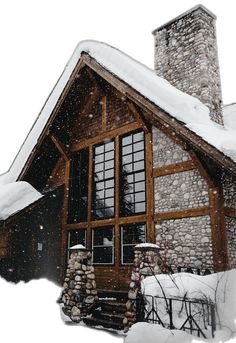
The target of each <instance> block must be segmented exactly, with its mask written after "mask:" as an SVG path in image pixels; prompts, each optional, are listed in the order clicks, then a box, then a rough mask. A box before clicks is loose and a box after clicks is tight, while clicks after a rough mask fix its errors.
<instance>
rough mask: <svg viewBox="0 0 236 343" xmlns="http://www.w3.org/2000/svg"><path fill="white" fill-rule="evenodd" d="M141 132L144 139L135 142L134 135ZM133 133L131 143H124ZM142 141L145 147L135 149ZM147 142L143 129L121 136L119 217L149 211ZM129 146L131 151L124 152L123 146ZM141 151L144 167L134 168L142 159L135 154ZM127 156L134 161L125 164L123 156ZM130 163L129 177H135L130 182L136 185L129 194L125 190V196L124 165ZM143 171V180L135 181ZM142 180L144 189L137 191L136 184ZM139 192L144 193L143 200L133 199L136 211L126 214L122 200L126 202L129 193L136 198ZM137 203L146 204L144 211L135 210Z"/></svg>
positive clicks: (133, 185)
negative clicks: (123, 183)
mask: <svg viewBox="0 0 236 343" xmlns="http://www.w3.org/2000/svg"><path fill="white" fill-rule="evenodd" d="M140 132H142V133H143V139H142V140H138V141H136V142H135V141H134V138H133V137H134V136H135V135H136V134H138V133H140ZM131 135H132V142H131V143H129V144H125V145H122V140H123V139H125V138H126V137H128V136H131ZM140 142H143V149H141V150H138V151H134V146H135V144H136V143H140ZM145 143H146V142H145V131H144V130H142V129H139V130H135V131H131V132H127V133H125V134H124V135H121V136H120V137H119V145H120V147H119V217H132V216H136V215H142V214H145V213H146V212H147V185H146V182H147V173H146V171H147V166H146V144H145ZM129 146H132V149H131V152H130V153H126V154H123V151H122V150H123V147H129ZM141 151H142V152H143V160H142V161H143V169H139V170H134V164H135V163H139V162H140V161H135V160H134V155H135V153H138V152H141ZM125 156H132V162H130V163H124V164H123V157H125ZM128 164H132V172H127V178H128V177H129V176H132V177H133V181H132V182H130V184H132V187H134V188H133V192H132V193H131V192H130V193H128V194H125V192H123V197H122V188H121V183H122V181H123V179H122V173H123V166H125V165H128ZM141 173H144V178H143V179H141V180H138V181H135V178H136V176H137V175H139V174H141ZM127 182H128V181H127ZM141 182H142V183H143V184H144V190H141V191H138V192H136V191H135V185H136V184H138V183H141ZM139 193H144V200H143V201H137V202H136V201H135V200H133V201H132V203H131V204H132V206H133V207H134V212H133V213H127V214H126V213H125V209H124V208H122V205H123V204H122V202H125V198H126V197H128V196H129V195H130V196H131V197H133V199H135V195H136V194H139ZM121 198H122V200H121ZM136 204H144V206H145V208H144V211H139V212H135V206H136Z"/></svg>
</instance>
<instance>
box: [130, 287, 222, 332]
mask: <svg viewBox="0 0 236 343" xmlns="http://www.w3.org/2000/svg"><path fill="white" fill-rule="evenodd" d="M136 312H137V321H144V322H148V323H153V324H160V325H162V326H163V327H165V328H168V329H179V330H183V331H186V332H188V333H190V334H193V335H196V336H198V337H203V338H208V337H209V336H212V337H214V331H215V329H216V324H215V305H214V304H213V303H212V302H209V301H204V300H198V299H188V298H185V297H184V298H166V297H159V296H152V295H146V294H145V295H143V294H139V296H138V298H137V304H136Z"/></svg>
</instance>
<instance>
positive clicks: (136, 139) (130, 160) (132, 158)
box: [120, 131, 146, 216]
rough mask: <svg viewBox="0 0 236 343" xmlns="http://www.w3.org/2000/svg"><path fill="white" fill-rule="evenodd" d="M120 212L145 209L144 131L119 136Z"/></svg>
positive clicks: (127, 212)
mask: <svg viewBox="0 0 236 343" xmlns="http://www.w3.org/2000/svg"><path fill="white" fill-rule="evenodd" d="M121 159H122V161H121V164H120V167H121V177H120V214H121V215H123V216H129V215H133V214H137V213H144V212H145V210H146V192H145V189H146V188H145V179H146V178H145V153H144V132H143V131H141V132H136V133H131V134H128V135H125V136H123V137H122V138H121Z"/></svg>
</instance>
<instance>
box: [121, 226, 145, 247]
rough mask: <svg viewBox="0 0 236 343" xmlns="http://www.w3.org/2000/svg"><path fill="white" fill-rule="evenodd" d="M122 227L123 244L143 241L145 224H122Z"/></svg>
mask: <svg viewBox="0 0 236 343" xmlns="http://www.w3.org/2000/svg"><path fill="white" fill-rule="evenodd" d="M122 229H123V232H122V237H123V244H138V243H144V242H145V225H143V224H135V225H134V224H131V225H124V226H123V227H122Z"/></svg>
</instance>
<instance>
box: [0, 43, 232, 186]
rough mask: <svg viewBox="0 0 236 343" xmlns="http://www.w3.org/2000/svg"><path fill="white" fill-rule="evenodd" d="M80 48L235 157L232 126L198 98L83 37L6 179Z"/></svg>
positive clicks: (27, 149)
mask: <svg viewBox="0 0 236 343" xmlns="http://www.w3.org/2000/svg"><path fill="white" fill-rule="evenodd" d="M82 52H86V53H88V54H89V55H90V56H91V57H93V58H94V59H95V60H96V61H97V62H98V63H99V64H101V65H102V66H103V67H104V68H105V69H107V70H109V71H110V72H112V73H113V74H115V75H116V76H117V77H119V78H120V79H121V80H123V81H125V82H126V83H127V84H129V85H130V86H131V87H132V88H134V89H135V90H137V91H138V92H139V93H141V94H143V95H144V96H145V97H146V98H147V99H149V100H150V101H152V102H153V103H155V104H156V105H158V106H159V107H160V108H162V109H163V110H165V111H166V112H167V113H169V114H170V115H172V116H173V117H175V118H177V119H178V120H180V121H182V122H183V123H185V124H186V126H187V127H188V128H189V129H191V130H192V131H194V132H196V133H197V134H198V135H200V136H202V137H203V138H204V139H205V140H206V141H207V142H209V143H210V144H212V145H213V146H215V147H216V148H218V149H219V150H221V151H222V152H223V153H225V154H226V155H227V156H229V157H231V158H232V159H233V160H235V161H236V148H235V147H236V134H235V132H236V130H235V128H234V130H233V129H232V127H231V128H230V129H228V128H222V127H221V126H220V125H217V124H215V123H214V122H212V121H211V120H210V118H209V109H208V108H207V107H206V106H205V105H203V104H202V103H201V102H200V101H199V100H198V99H196V98H194V97H192V96H190V95H188V94H186V93H183V92H181V91H179V90H178V89H176V88H175V87H173V86H172V85H170V83H168V82H167V81H166V80H164V79H162V78H160V77H158V76H157V75H156V74H155V72H154V71H153V70H151V69H149V68H148V67H146V66H145V65H143V64H141V63H139V62H138V61H136V60H134V59H133V58H131V57H130V56H128V55H126V54H125V53H123V52H121V51H120V50H118V49H115V48H113V47H111V46H110V45H108V44H105V43H101V42H96V41H83V42H81V43H80V44H78V46H77V48H76V49H75V51H74V53H73V55H72V57H71V59H70V60H69V62H68V63H67V65H66V67H65V69H64V71H63V73H62V75H61V77H60V78H59V80H58V82H57V84H56V85H55V87H54V89H53V91H52V93H51V94H50V96H49V97H48V99H47V101H46V103H45V105H44V107H43V108H42V110H41V112H40V114H39V116H38V117H37V119H36V121H35V124H34V125H33V127H32V129H31V131H30V132H29V134H28V136H27V137H26V140H25V142H24V144H23V145H22V147H21V149H20V151H19V153H18V155H17V156H16V158H15V160H14V162H13V164H12V166H11V168H10V170H9V172H8V175H7V176H6V175H4V176H3V178H4V179H5V178H8V182H11V181H15V180H16V179H17V177H18V175H19V173H20V171H21V170H22V168H23V166H24V164H25V163H26V161H27V158H28V156H29V154H30V153H31V151H32V149H33V148H34V146H35V145H36V143H37V140H38V138H39V136H40V134H41V132H42V130H43V128H44V126H45V125H46V123H47V121H48V119H49V117H50V115H51V112H52V110H53V108H54V107H55V105H56V103H57V100H58V99H59V96H60V95H61V93H62V91H63V89H64V87H65V85H66V83H67V81H68V79H69V77H70V75H71V73H72V71H73V69H74V68H75V66H76V64H77V62H78V60H79V58H80V56H81V53H82ZM9 180H10V181H9ZM0 183H1V181H0Z"/></svg>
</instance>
